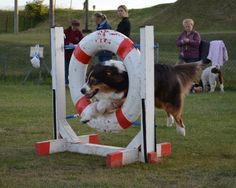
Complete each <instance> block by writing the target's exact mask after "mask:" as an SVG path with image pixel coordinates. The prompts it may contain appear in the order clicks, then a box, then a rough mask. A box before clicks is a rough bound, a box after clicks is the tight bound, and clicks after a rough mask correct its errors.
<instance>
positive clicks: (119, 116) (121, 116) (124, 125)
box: [116, 108, 132, 129]
mask: <svg viewBox="0 0 236 188" xmlns="http://www.w3.org/2000/svg"><path fill="white" fill-rule="evenodd" d="M116 118H117V121H118V123H119V124H120V126H121V127H122V128H123V129H126V128H128V127H129V126H130V125H131V124H132V122H130V121H129V120H128V119H127V118H126V117H125V115H124V114H123V112H122V109H121V108H119V109H118V110H117V111H116Z"/></svg>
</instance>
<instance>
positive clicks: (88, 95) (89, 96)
mask: <svg viewBox="0 0 236 188" xmlns="http://www.w3.org/2000/svg"><path fill="white" fill-rule="evenodd" d="M98 91H99V89H95V90H94V91H93V92H91V93H86V94H85V96H86V97H87V98H89V99H91V98H93V97H94V96H95V95H96V94H97V93H98Z"/></svg>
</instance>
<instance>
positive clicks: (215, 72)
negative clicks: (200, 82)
mask: <svg viewBox="0 0 236 188" xmlns="http://www.w3.org/2000/svg"><path fill="white" fill-rule="evenodd" d="M211 72H212V73H214V74H217V73H220V70H219V69H217V68H216V67H215V68H212V69H211Z"/></svg>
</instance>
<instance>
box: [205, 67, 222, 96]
mask: <svg viewBox="0 0 236 188" xmlns="http://www.w3.org/2000/svg"><path fill="white" fill-rule="evenodd" d="M201 80H202V85H203V90H204V91H209V89H208V86H209V85H210V92H214V91H215V88H216V86H217V83H218V82H219V83H220V91H221V92H224V84H223V75H222V72H221V70H220V68H218V67H216V66H210V67H207V68H206V69H204V71H203V72H202V75H201Z"/></svg>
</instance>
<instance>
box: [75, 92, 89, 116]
mask: <svg viewBox="0 0 236 188" xmlns="http://www.w3.org/2000/svg"><path fill="white" fill-rule="evenodd" d="M89 104H91V101H90V100H89V99H88V98H87V97H86V96H83V97H82V98H81V99H80V100H78V102H77V103H76V105H75V108H76V111H77V113H79V114H81V113H82V112H83V110H84V109H85V108H86V107H87V106H88V105H89Z"/></svg>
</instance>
